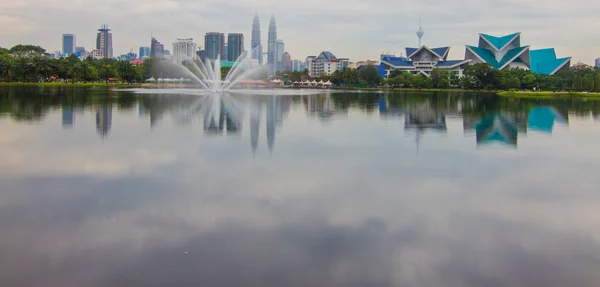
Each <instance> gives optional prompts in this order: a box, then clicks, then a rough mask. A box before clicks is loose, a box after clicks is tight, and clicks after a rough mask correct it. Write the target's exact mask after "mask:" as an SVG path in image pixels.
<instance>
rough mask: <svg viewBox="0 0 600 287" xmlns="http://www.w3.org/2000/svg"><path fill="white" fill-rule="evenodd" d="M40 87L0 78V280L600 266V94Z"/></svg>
mask: <svg viewBox="0 0 600 287" xmlns="http://www.w3.org/2000/svg"><path fill="white" fill-rule="evenodd" d="M39 92H40V91H39V90H38V89H36V90H34V91H31V90H29V89H24V90H21V92H16V91H14V90H13V91H8V92H7V90H6V89H0V96H1V98H0V108H1V114H0V128H1V129H2V130H3V133H2V135H1V136H0V158H2V160H1V161H0V229H1V230H2V236H0V254H2V256H1V257H0V285H1V286H116V287H121V286H123V287H125V286H128V287H129V286H169V285H173V286H449V287H464V286H552V287H554V286H556V287H558V286H582V287H588V286H589V287H592V286H594V287H595V286H598V283H599V282H600V275H598V272H597V270H598V268H600V244H599V243H598V242H600V232H599V231H598V230H597V228H595V227H596V226H598V224H600V221H599V218H600V216H598V215H599V214H598V211H597V209H598V208H597V206H598V205H599V204H600V194H599V193H598V192H597V187H598V186H600V178H599V177H597V175H596V173H597V170H599V169H600V156H599V155H598V153H597V152H596V149H597V146H598V144H600V136H598V135H599V134H600V126H599V125H598V123H597V122H594V120H592V115H593V114H594V113H595V111H596V109H598V106H597V105H596V104H595V103H594V102H588V104H582V103H581V102H579V101H575V100H565V101H549V100H535V101H534V100H507V99H503V98H499V97H496V96H493V95H492V96H490V95H485V94H484V95H477V94H475V95H473V94H456V95H454V94H452V95H445V94H383V95H382V94H367V93H363V94H359V93H329V94H322V95H312V96H304V97H302V96H294V97H270V96H256V97H231V98H228V97H222V98H199V97H193V96H185V95H169V96H164V95H139V96H131V95H129V94H123V93H111V92H108V91H105V90H94V89H90V90H83V91H79V90H77V89H74V90H69V89H66V90H61V89H56V90H54V92H51V91H49V90H44V89H42V92H43V93H44V96H43V97H41V96H40V94H39ZM70 119H72V121H71V120H70ZM75 119H76V120H75ZM113 122H114V126H113V125H112V123H113ZM31 123H35V124H31ZM322 123H324V124H322ZM65 125H66V126H67V127H68V130H63V127H65ZM407 134H408V135H409V136H408V137H407ZM465 134H466V135H468V136H466V137H465V136H464V135H465ZM413 136H415V137H416V138H417V141H418V145H417V147H418V148H419V149H421V150H422V152H420V153H419V155H418V156H415V154H414V142H413V140H412V139H413ZM407 138H408V140H407ZM424 139H427V140H424ZM517 142H518V145H519V150H518V152H514V151H513V150H512V149H510V147H516V146H517ZM489 143H498V144H499V145H498V146H500V147H501V148H500V149H498V150H493V149H486V150H482V149H477V148H476V147H477V146H478V145H482V144H485V145H488V144H489ZM261 145H262V146H261ZM263 146H264V148H263ZM503 147H507V148H503ZM267 152H272V153H273V155H272V156H266V155H265V154H266V153H267Z"/></svg>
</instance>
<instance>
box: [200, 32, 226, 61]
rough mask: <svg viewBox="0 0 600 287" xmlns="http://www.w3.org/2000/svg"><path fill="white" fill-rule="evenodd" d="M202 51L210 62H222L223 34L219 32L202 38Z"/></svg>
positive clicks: (207, 34)
mask: <svg viewBox="0 0 600 287" xmlns="http://www.w3.org/2000/svg"><path fill="white" fill-rule="evenodd" d="M204 49H205V50H206V57H208V58H209V59H211V60H216V59H217V58H219V59H220V60H224V58H223V56H224V55H223V53H224V49H225V34H223V33H219V32H210V33H206V35H205V36H204Z"/></svg>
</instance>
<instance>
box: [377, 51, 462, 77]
mask: <svg viewBox="0 0 600 287" xmlns="http://www.w3.org/2000/svg"><path fill="white" fill-rule="evenodd" d="M449 52H450V47H439V48H429V47H427V46H425V45H423V46H421V47H420V48H406V55H407V56H406V57H397V56H392V55H381V58H380V60H381V65H380V74H381V76H384V77H385V76H387V75H389V73H390V72H391V71H406V72H409V73H412V74H421V75H423V76H426V77H429V76H430V75H431V71H433V69H445V70H450V72H451V74H452V75H453V76H457V77H462V73H463V70H464V66H466V65H467V64H468V63H469V62H470V60H468V59H465V60H448V53H449Z"/></svg>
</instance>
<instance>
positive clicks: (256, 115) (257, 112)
mask: <svg viewBox="0 0 600 287" xmlns="http://www.w3.org/2000/svg"><path fill="white" fill-rule="evenodd" d="M261 116H262V104H261V103H260V102H258V101H252V102H251V103H250V145H251V146H252V154H256V149H257V148H258V137H259V133H260V118H261Z"/></svg>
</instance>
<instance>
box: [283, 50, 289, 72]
mask: <svg viewBox="0 0 600 287" xmlns="http://www.w3.org/2000/svg"><path fill="white" fill-rule="evenodd" d="M281 71H292V56H290V54H289V53H288V52H285V53H283V55H281Z"/></svg>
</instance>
